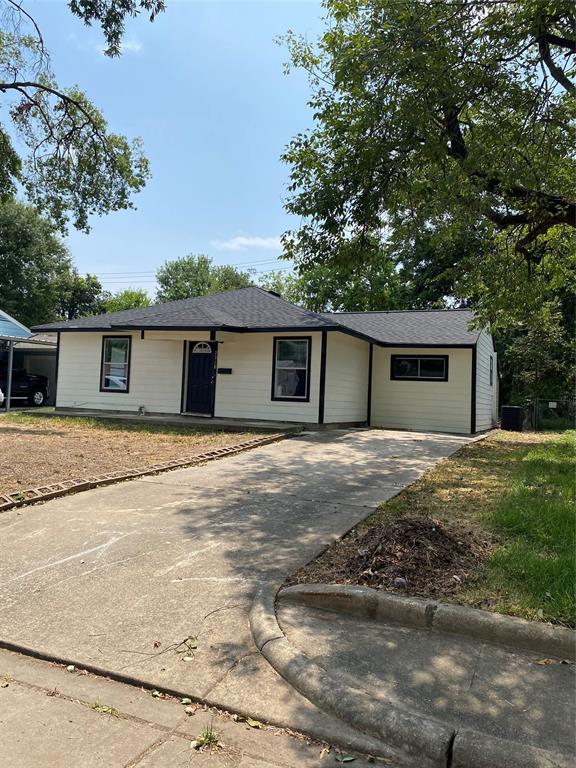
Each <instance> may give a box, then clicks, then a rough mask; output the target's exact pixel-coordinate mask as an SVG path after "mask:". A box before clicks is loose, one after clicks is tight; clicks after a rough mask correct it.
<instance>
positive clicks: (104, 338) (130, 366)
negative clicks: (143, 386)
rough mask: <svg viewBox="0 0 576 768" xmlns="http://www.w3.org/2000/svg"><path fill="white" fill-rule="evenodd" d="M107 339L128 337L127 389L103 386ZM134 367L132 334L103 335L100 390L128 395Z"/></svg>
mask: <svg viewBox="0 0 576 768" xmlns="http://www.w3.org/2000/svg"><path fill="white" fill-rule="evenodd" d="M107 339H128V361H127V365H126V389H107V388H106V387H103V386H102V383H103V381H104V376H103V373H104V347H105V346H106V340H107ZM131 369H132V336H126V335H124V336H123V335H122V334H119V333H117V334H108V335H106V336H102V350H101V352H100V392H106V393H108V394H116V395H127V394H128V393H129V392H130V372H131Z"/></svg>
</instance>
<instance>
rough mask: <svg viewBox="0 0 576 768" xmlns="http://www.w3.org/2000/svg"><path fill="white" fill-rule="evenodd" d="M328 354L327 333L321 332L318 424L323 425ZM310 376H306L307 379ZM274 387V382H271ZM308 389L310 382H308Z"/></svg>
mask: <svg viewBox="0 0 576 768" xmlns="http://www.w3.org/2000/svg"><path fill="white" fill-rule="evenodd" d="M327 352H328V333H327V332H326V331H322V347H321V349H320V393H319V395H318V424H324V406H325V402H326V354H327ZM308 358H310V348H308ZM309 378H310V374H308V379H309ZM272 386H274V382H272ZM308 389H310V382H309V381H308Z"/></svg>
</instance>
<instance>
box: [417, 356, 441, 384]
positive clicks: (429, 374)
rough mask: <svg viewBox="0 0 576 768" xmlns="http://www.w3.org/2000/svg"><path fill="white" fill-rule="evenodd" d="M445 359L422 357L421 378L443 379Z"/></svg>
mask: <svg viewBox="0 0 576 768" xmlns="http://www.w3.org/2000/svg"><path fill="white" fill-rule="evenodd" d="M445 364H446V361H445V360H438V359H436V360H434V359H433V358H430V357H422V358H420V378H421V379H443V378H444V373H445V367H444V366H445Z"/></svg>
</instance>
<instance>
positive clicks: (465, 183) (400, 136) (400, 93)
mask: <svg viewBox="0 0 576 768" xmlns="http://www.w3.org/2000/svg"><path fill="white" fill-rule="evenodd" d="M325 7H326V9H327V12H328V28H327V31H326V32H325V33H324V35H323V36H322V37H321V39H320V40H319V42H318V45H317V46H310V45H308V44H307V43H305V42H303V41H302V40H300V39H298V38H296V37H295V36H292V35H290V36H289V38H288V41H289V44H290V48H291V57H292V62H293V64H295V65H297V66H303V67H304V68H306V69H307V70H308V71H309V73H310V79H311V84H312V87H313V97H312V100H311V107H312V109H313V111H314V116H315V125H314V128H313V129H312V130H311V131H310V132H307V133H304V134H300V135H298V136H296V137H295V138H294V139H293V140H292V142H291V143H290V145H289V146H288V148H287V151H286V153H285V156H284V159H285V160H286V161H287V162H288V163H289V164H290V165H291V182H290V188H289V189H290V193H291V196H290V198H289V200H288V203H287V207H288V210H289V211H290V212H291V213H293V214H296V215H298V216H299V217H302V218H303V224H302V226H301V227H300V229H299V230H297V231H295V232H289V233H287V234H286V236H285V246H286V249H287V253H288V255H290V256H292V257H294V258H295V259H296V261H297V263H298V264H300V265H301V266H304V267H305V266H306V265H309V264H314V263H318V262H328V263H330V262H332V261H334V260H335V259H336V260H337V259H346V260H355V261H356V262H357V263H358V262H361V261H362V260H363V258H364V255H363V249H362V243H363V241H365V242H368V241H369V239H370V238H374V237H377V238H381V239H383V240H384V239H385V240H388V241H392V242H394V243H395V246H396V247H397V248H398V250H399V251H404V253H406V252H407V251H408V250H409V249H410V248H413V247H414V245H415V242H416V240H417V239H418V238H421V237H422V234H423V233H426V232H428V233H432V234H434V236H435V237H436V238H438V233H440V234H445V236H446V237H447V238H448V239H449V240H452V241H453V240H454V234H453V231H454V230H456V231H457V232H458V233H461V232H462V230H467V231H468V235H467V237H468V238H471V239H473V238H474V236H475V235H474V233H476V235H477V236H479V237H480V239H482V241H483V242H484V244H485V248H484V249H483V250H482V254H481V256H482V258H481V261H483V259H484V258H486V260H487V268H486V271H481V272H480V273H478V271H474V270H473V269H472V268H471V267H472V266H473V265H471V264H470V263H469V261H468V262H467V263H465V264H464V265H463V266H462V269H460V266H459V265H458V264H456V265H455V268H456V270H457V271H458V270H460V271H461V272H462V273H463V274H462V275H460V277H465V278H466V282H467V285H468V288H467V290H468V292H469V294H472V293H474V292H476V293H477V294H479V290H478V286H479V285H480V284H481V283H482V281H485V280H486V279H487V278H486V275H489V274H494V273H495V272H497V271H498V269H502V270H505V269H506V264H513V269H514V272H515V273H516V275H517V276H521V277H522V280H523V282H522V283H521V284H518V283H516V285H515V286H514V287H516V288H517V287H518V285H522V286H525V285H526V284H527V283H528V282H530V280H532V278H533V276H534V275H535V274H536V275H538V274H539V273H540V277H539V278H538V279H539V280H540V282H541V283H542V284H545V283H549V281H550V279H552V280H561V279H564V277H565V276H566V274H567V273H568V269H569V266H570V263H571V259H572V258H573V255H574V227H575V226H576V209H575V204H574V189H576V164H575V163H574V155H575V149H574V148H575V147H576V131H575V120H574V118H575V114H576V107H575V99H574V91H575V87H574V84H573V75H574V70H573V68H572V62H573V59H572V55H573V53H574V51H575V50H576V43H575V36H574V30H575V24H576V14H575V12H574V5H573V3H572V2H571V0H514V1H513V2H511V1H509V0H486V1H485V2H480V1H478V2H477V1H476V0H467V1H464V0H462V1H461V2H460V1H459V0H452V1H451V2H444V1H442V2H440V1H436V0H406V2H404V1H403V0H369V1H368V2H367V3H363V4H358V3H357V2H356V0H326V2H325ZM351 240H354V241H355V242H356V243H358V245H359V247H358V248H357V249H356V252H355V253H353V252H351V251H350V248H349V243H350V241H351ZM462 256H463V257H465V256H466V254H462ZM480 266H482V265H480ZM464 273H465V274H464ZM520 273H521V274H520ZM549 298H550V297H549V296H548V297H546V296H542V297H540V300H541V301H546V300H547V299H549ZM486 302H487V300H486V296H484V303H486ZM488 303H489V302H488ZM518 303H521V300H520V298H518ZM501 308H502V302H501V303H500V305H499V306H497V308H496V309H497V310H498V309H501ZM492 309H493V307H492Z"/></svg>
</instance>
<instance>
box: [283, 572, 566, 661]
mask: <svg viewBox="0 0 576 768" xmlns="http://www.w3.org/2000/svg"><path fill="white" fill-rule="evenodd" d="M278 600H283V601H286V602H292V603H299V604H300V605H309V606H311V607H314V608H324V609H328V610H333V611H340V612H343V613H348V614H353V615H355V616H362V617H363V618H366V619H371V620H372V621H379V622H388V621H392V622H394V623H398V624H406V625H408V626H412V627H420V628H427V629H430V630H431V631H432V632H443V633H446V634H457V635H464V636H466V637H473V638H474V639H476V640H482V641H484V642H486V643H493V644H496V645H503V646H505V647H507V648H514V649H515V650H523V651H533V652H534V653H542V654H545V655H547V656H556V657H557V658H560V659H567V660H569V661H575V660H576V632H575V631H574V630H572V629H567V628H564V627H554V626H552V625H550V624H539V623H537V622H535V621H526V620H524V619H518V618H515V617H513V616H503V615H501V614H498V613H490V612H489V611H480V610H478V609H476V608H468V607H466V606H463V605H453V604H451V603H441V602H437V601H435V600H422V599H420V598H417V597H402V596H400V595H394V594H391V593H389V592H379V591H378V590H375V589H370V588H369V587H353V586H346V585H339V584H297V585H295V586H292V587H286V588H285V589H282V590H281V591H280V592H279V593H278Z"/></svg>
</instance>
